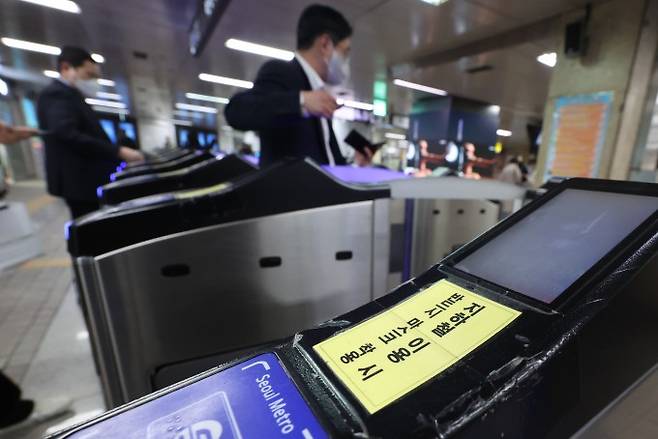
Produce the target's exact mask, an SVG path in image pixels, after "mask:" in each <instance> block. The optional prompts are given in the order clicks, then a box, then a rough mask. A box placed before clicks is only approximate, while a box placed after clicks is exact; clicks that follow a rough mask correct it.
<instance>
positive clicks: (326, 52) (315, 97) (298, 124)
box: [225, 5, 369, 166]
mask: <svg viewBox="0 0 658 439" xmlns="http://www.w3.org/2000/svg"><path fill="white" fill-rule="evenodd" d="M351 35H352V27H351V26H350V24H349V23H348V22H347V20H346V19H345V17H343V15H341V13H340V12H338V11H336V10H335V9H332V8H330V7H328V6H321V5H312V6H309V7H308V8H306V9H305V10H304V12H303V13H302V15H301V17H300V18H299V22H298V25H297V53H296V54H295V58H294V59H293V60H292V61H289V62H286V61H279V60H273V61H268V62H267V63H265V64H264V65H263V66H262V67H261V69H260V71H259V72H258V75H257V77H256V81H255V83H254V87H253V88H252V89H251V90H248V91H245V92H242V93H238V94H237V95H235V96H233V98H232V99H231V101H230V102H229V104H228V105H227V106H226V109H225V115H226V120H227V121H228V123H229V124H230V125H231V126H232V127H234V128H236V129H238V130H244V131H248V130H255V131H257V132H258V134H259V135H260V142H261V155H260V164H261V166H262V165H267V164H270V163H273V162H275V161H277V160H279V159H282V158H284V157H310V158H312V159H313V160H315V161H317V162H318V163H322V164H332V165H333V164H337V165H340V164H345V158H344V157H343V156H342V154H341V152H340V148H339V147H338V142H337V141H336V136H335V135H334V131H333V128H332V126H331V117H332V115H333V113H334V111H336V109H337V108H338V104H337V103H336V99H335V98H334V97H333V96H332V95H331V94H329V93H328V92H327V91H326V90H325V84H329V85H339V84H340V83H342V82H344V80H345V79H346V77H347V73H348V70H349V68H348V63H347V59H348V56H349V52H350V47H351ZM368 160H369V157H368V158H366V157H363V156H361V155H360V154H357V162H359V163H365V162H367V161H368Z"/></svg>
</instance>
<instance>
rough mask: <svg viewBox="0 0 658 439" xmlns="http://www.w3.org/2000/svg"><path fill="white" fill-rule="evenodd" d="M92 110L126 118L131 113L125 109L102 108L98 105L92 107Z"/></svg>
mask: <svg viewBox="0 0 658 439" xmlns="http://www.w3.org/2000/svg"><path fill="white" fill-rule="evenodd" d="M91 109H92V110H94V111H100V112H102V113H113V114H122V115H124V116H125V115H126V114H128V113H130V112H129V111H128V110H126V109H124V108H111V107H100V106H98V105H94V106H92V107H91Z"/></svg>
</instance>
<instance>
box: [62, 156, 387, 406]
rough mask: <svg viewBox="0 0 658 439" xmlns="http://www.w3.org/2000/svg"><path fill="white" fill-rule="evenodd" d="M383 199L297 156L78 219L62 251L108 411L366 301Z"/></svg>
mask: <svg viewBox="0 0 658 439" xmlns="http://www.w3.org/2000/svg"><path fill="white" fill-rule="evenodd" d="M388 196H389V191H388V188H386V187H383V186H368V187H367V188H364V187H360V186H350V185H346V184H343V183H341V182H339V181H337V180H335V179H334V178H332V177H331V176H330V175H329V174H327V173H325V172H324V171H323V170H322V169H321V168H320V167H318V166H316V165H314V164H312V162H310V161H304V160H297V161H293V162H289V163H284V164H280V165H273V166H271V167H268V168H266V169H263V170H261V171H258V172H255V173H251V174H247V175H246V176H244V177H241V178H239V179H237V180H233V181H232V182H229V183H226V184H222V185H220V186H219V187H216V188H214V189H213V188H210V189H198V190H193V191H186V192H182V193H177V194H173V195H172V194H169V195H158V196H156V197H155V199H154V200H155V201H153V202H151V201H149V203H150V204H149V203H146V204H145V199H137V200H132V201H129V202H126V203H123V204H121V205H118V206H116V207H113V208H106V209H104V210H101V211H98V212H96V213H93V214H90V215H87V216H85V217H83V218H81V219H79V220H77V221H75V222H74V223H73V224H72V225H71V226H70V228H69V232H68V234H69V240H68V245H69V252H70V253H71V255H72V257H73V259H74V265H75V268H76V272H77V275H78V277H79V281H80V282H79V284H80V286H81V290H82V294H83V296H84V297H85V302H86V304H87V305H86V307H87V309H88V314H89V315H90V320H91V326H92V331H91V335H92V339H94V341H93V344H94V346H95V349H96V351H97V356H98V357H99V358H100V359H101V361H99V362H100V363H102V367H101V368H105V369H107V370H105V371H101V380H102V382H103V387H104V393H105V395H106V397H107V399H108V405H109V406H116V405H118V404H121V403H125V402H127V401H129V400H131V399H134V398H136V397H139V396H142V395H144V394H146V393H149V392H151V391H152V381H153V376H154V374H155V373H157V370H158V368H160V367H161V366H165V365H167V364H171V363H175V362H177V361H181V360H186V359H193V358H197V357H203V356H206V355H209V354H215V353H217V352H218V351H225V352H229V353H230V352H234V351H237V350H241V349H243V348H246V347H249V346H253V345H256V344H260V343H263V342H266V341H269V340H275V339H279V338H283V337H286V336H287V335H288V334H290V333H291V332H294V331H296V330H299V329H302V328H304V327H306V326H309V325H313V324H317V323H320V322H322V321H324V320H326V319H328V318H330V317H331V316H333V315H338V314H340V313H341V312H344V311H346V310H348V309H351V308H354V307H355V306H358V305H360V304H363V303H367V302H368V301H370V300H372V298H373V297H374V291H373V289H374V279H378V278H381V277H382V276H380V275H375V272H376V271H377V270H380V271H381V270H383V271H384V273H385V270H386V268H387V261H383V262H382V261H379V259H377V257H378V256H379V255H385V256H387V254H388V241H387V237H388V235H387V233H388V229H387V227H381V228H378V227H377V224H378V219H379V218H386V219H387V215H386V214H387V210H386V208H387V205H386V203H387V202H388V200H387V199H386V198H388ZM146 200H147V201H148V200H149V197H147V199H146ZM126 205H128V206H129V207H126ZM380 262H382V263H380ZM318 267H320V268H319V269H318ZM330 281H331V282H330ZM354 285H357V286H358V288H357V289H353V287H354ZM244 325H249V326H250V328H251V329H250V330H249V331H238V330H236V328H238V327H242V326H244Z"/></svg>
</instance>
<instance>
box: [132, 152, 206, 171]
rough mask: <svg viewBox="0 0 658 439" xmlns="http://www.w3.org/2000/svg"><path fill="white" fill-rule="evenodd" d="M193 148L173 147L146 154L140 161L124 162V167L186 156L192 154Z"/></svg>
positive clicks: (152, 163) (151, 163)
mask: <svg viewBox="0 0 658 439" xmlns="http://www.w3.org/2000/svg"><path fill="white" fill-rule="evenodd" d="M193 152H194V150H192V149H173V150H169V151H164V152H162V153H160V154H155V155H151V156H148V158H147V159H146V160H144V162H142V163H134V164H133V163H126V166H125V168H133V167H137V166H143V165H154V164H157V163H164V162H167V161H170V160H176V159H179V158H181V157H183V156H186V155H188V154H192V153H193Z"/></svg>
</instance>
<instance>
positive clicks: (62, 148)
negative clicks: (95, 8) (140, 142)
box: [37, 47, 144, 218]
mask: <svg viewBox="0 0 658 439" xmlns="http://www.w3.org/2000/svg"><path fill="white" fill-rule="evenodd" d="M57 69H58V71H59V74H60V77H59V78H58V79H55V80H53V82H52V83H51V84H50V85H49V86H48V87H46V89H44V90H43V91H42V92H41V94H40V95H39V100H38V104H37V107H38V110H37V114H38V118H39V126H40V128H41V129H42V130H43V131H44V143H45V150H46V177H47V183H48V192H49V193H50V194H52V195H55V196H57V197H61V198H63V199H64V201H66V204H67V206H68V207H69V210H70V211H71V217H72V218H77V217H80V216H82V215H85V214H87V213H89V212H93V211H95V210H96V209H98V200H97V196H96V188H97V187H98V186H101V185H103V184H105V183H107V182H108V180H109V176H110V174H111V173H112V172H114V170H115V169H116V167H117V165H119V163H120V162H121V160H123V161H126V162H136V161H141V160H143V159H144V156H143V155H142V153H140V152H139V151H135V150H133V149H132V148H129V147H127V146H117V145H114V144H113V143H112V142H111V141H110V139H109V138H108V136H107V134H105V131H104V130H103V128H102V127H101V124H100V122H99V121H98V117H97V116H96V113H94V111H93V110H92V108H91V107H90V106H89V105H88V104H87V103H86V102H85V97H95V96H96V93H97V90H98V81H97V80H98V78H99V77H100V69H99V68H98V65H97V64H96V62H95V61H94V60H93V59H92V57H91V55H90V54H89V52H87V51H86V50H84V49H81V48H79V47H63V48H62V50H61V54H60V55H59V57H58V59H57Z"/></svg>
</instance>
